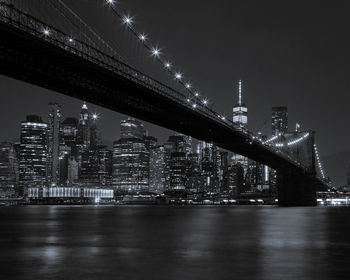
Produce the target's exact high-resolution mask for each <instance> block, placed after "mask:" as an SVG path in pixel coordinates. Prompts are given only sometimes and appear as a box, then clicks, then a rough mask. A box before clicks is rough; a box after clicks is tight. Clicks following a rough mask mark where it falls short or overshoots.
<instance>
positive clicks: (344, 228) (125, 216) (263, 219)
mask: <svg viewBox="0 0 350 280" xmlns="http://www.w3.org/2000/svg"><path fill="white" fill-rule="evenodd" d="M349 217H350V208H349V209H348V208H337V209H335V208H277V207H235V206H233V207H212V206H208V207H149V206H148V207H147V206H144V207H143V206H132V207H54V206H48V207H46V206H38V207H33V206H30V207H18V208H0V229H1V231H0V246H1V251H0V263H1V265H2V266H3V268H2V272H3V273H5V274H3V275H8V279H37V278H38V277H40V278H44V279H50V278H51V279H67V278H68V279H72V277H73V279H80V278H86V279H104V278H111V277H113V278H118V279H125V278H130V279H152V280H153V279H233V278H237V279H327V278H334V279H335V277H333V276H334V275H336V276H337V277H336V278H338V279H339V278H341V277H343V276H344V277H345V275H347V274H348V273H349V272H350V268H349V267H348V265H346V262H347V257H348V255H349V253H350V226H349V224H348V223H347V222H346V221H347V220H348V219H349ZM2 279H6V278H3V277H2Z"/></svg>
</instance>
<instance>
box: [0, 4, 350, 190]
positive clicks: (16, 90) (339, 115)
mask: <svg viewBox="0 0 350 280" xmlns="http://www.w3.org/2000/svg"><path fill="white" fill-rule="evenodd" d="M65 2H66V3H67V4H69V5H70V6H71V7H72V8H73V9H74V10H75V11H77V12H79V13H81V16H82V17H88V18H89V24H91V25H92V26H97V27H96V29H97V31H100V30H102V29H103V31H102V32H104V33H105V34H107V36H113V34H114V26H111V24H110V23H109V22H108V16H112V14H110V13H108V12H107V13H106V12H105V10H106V9H107V7H106V6H105V5H104V1H103V0H74V1H73V0H65ZM120 5H121V6H122V8H123V9H124V10H125V11H128V12H130V15H133V16H135V17H134V19H135V24H136V28H137V29H138V30H139V31H143V30H145V32H147V33H148V34H149V37H150V39H151V41H152V42H154V43H155V44H159V47H160V48H161V49H162V52H163V53H164V54H165V55H169V56H170V57H171V58H172V59H173V61H174V62H176V65H179V66H181V70H182V71H183V73H184V75H185V76H186V77H188V78H189V79H190V80H191V81H192V82H193V84H195V85H196V86H197V87H198V88H199V89H200V90H201V92H202V93H203V94H204V95H205V96H207V97H208V98H209V99H210V100H211V102H212V103H215V105H214V109H215V110H217V111H218V112H222V113H225V114H226V116H227V117H230V118H231V111H232V106H233V105H234V103H235V102H236V100H237V82H238V80H239V79H242V80H243V83H244V86H243V101H244V103H245V104H246V105H247V106H248V110H249V128H250V129H251V130H252V131H255V132H257V131H263V132H265V133H267V134H268V133H271V120H270V119H271V107H272V106H276V105H285V106H288V109H289V126H290V128H291V129H294V127H295V122H298V123H300V124H301V125H302V128H303V129H313V130H315V131H316V142H317V144H318V146H319V151H320V153H321V155H322V156H323V157H324V159H325V160H326V166H325V168H326V170H328V171H329V174H330V176H331V179H333V181H334V182H335V183H336V184H344V183H345V175H346V174H345V172H346V170H347V165H348V164H349V162H350V160H349V157H350V141H349V140H350V132H349V129H348V122H349V120H350V111H349V109H348V108H349V101H350V97H349V92H350V77H349V74H350V51H349V50H350V39H349V27H350V17H349V16H348V15H349V12H350V3H349V1H341V0H336V1H314V0H308V1H305V0H304V1H281V0H279V1H262V0H256V1H250V0H241V1H235V0H220V1H206V0H177V1H164V0H147V1H144V0H123V1H122V3H121V4H120ZM97 6H101V10H102V12H103V11H104V14H105V15H107V17H106V18H107V19H106V22H104V18H105V17H101V15H100V13H102V12H100V11H97V10H96V9H95V8H96V7H97ZM115 28H117V27H115ZM125 32H127V31H125ZM0 92H1V97H2V98H1V101H2V102H1V103H0V111H1V114H2V117H1V118H0V127H1V131H2V133H1V137H0V140H18V139H19V125H20V121H22V120H24V119H25V116H26V115H27V114H39V115H42V116H43V117H44V118H46V114H47V109H48V107H47V104H48V102H50V101H56V102H59V103H60V104H61V105H62V111H63V114H64V117H68V116H76V117H77V116H78V114H79V111H80V107H81V103H82V101H80V100H76V99H72V98H69V97H66V96H63V95H61V94H58V93H54V92H51V91H48V90H45V89H42V88H38V87H35V86H32V85H29V84H25V83H23V82H20V81H16V80H13V79H10V78H7V77H4V76H0ZM89 109H91V111H96V112H99V113H100V114H101V133H102V138H103V139H106V140H107V141H108V142H112V141H114V140H116V139H117V138H118V137H119V121H120V119H121V117H122V116H121V115H120V114H118V113H115V112H111V111H108V110H105V109H103V108H100V107H97V106H94V105H91V104H89ZM175 117H176V116H174V118H175ZM146 127H147V128H149V130H150V134H152V135H155V136H156V137H158V138H159V139H160V141H164V140H166V138H167V135H168V134H169V131H167V130H164V129H162V128H159V127H155V126H151V125H148V124H147V125H146ZM337 154H341V155H343V158H342V159H339V160H335V158H336V155H337ZM344 155H349V157H347V156H346V157H344ZM327 163H329V164H328V165H330V166H328V165H327Z"/></svg>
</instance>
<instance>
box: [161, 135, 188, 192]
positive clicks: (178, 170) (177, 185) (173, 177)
mask: <svg viewBox="0 0 350 280" xmlns="http://www.w3.org/2000/svg"><path fill="white" fill-rule="evenodd" d="M165 151H166V163H167V165H168V172H169V173H168V180H169V185H168V189H169V190H175V191H178V190H185V189H186V182H187V178H188V169H189V159H188V155H189V154H190V153H191V152H192V148H191V140H190V137H188V136H186V135H183V134H180V133H178V134H176V135H171V136H169V138H168V142H167V143H166V144H165Z"/></svg>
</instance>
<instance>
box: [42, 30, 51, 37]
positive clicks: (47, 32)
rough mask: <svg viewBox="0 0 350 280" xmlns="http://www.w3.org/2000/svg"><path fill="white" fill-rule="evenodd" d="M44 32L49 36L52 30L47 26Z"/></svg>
mask: <svg viewBox="0 0 350 280" xmlns="http://www.w3.org/2000/svg"><path fill="white" fill-rule="evenodd" d="M43 33H44V35H45V36H49V35H50V33H51V32H50V29H48V28H45V29H44V30H43Z"/></svg>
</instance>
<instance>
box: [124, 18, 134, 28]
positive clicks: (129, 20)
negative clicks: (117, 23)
mask: <svg viewBox="0 0 350 280" xmlns="http://www.w3.org/2000/svg"><path fill="white" fill-rule="evenodd" d="M123 23H124V24H126V25H127V26H130V25H132V23H133V20H132V17H130V16H124V17H123Z"/></svg>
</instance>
